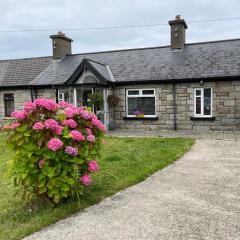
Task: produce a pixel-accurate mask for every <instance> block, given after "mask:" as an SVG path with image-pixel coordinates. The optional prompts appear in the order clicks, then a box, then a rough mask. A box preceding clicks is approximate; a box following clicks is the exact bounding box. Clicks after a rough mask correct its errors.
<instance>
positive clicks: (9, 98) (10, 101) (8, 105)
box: [3, 94, 15, 117]
mask: <svg viewBox="0 0 240 240" xmlns="http://www.w3.org/2000/svg"><path fill="white" fill-rule="evenodd" d="M3 99H4V105H5V106H4V107H5V116H6V117H10V116H11V113H12V112H13V111H14V110H15V107H14V95H13V94H4V96H3Z"/></svg>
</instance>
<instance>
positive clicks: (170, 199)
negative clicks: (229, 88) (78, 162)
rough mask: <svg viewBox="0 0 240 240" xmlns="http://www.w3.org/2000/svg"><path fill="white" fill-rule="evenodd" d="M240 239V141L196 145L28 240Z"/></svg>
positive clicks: (204, 142) (217, 141) (200, 142)
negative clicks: (144, 177)
mask: <svg viewBox="0 0 240 240" xmlns="http://www.w3.org/2000/svg"><path fill="white" fill-rule="evenodd" d="M25 239H27V240H30V239H31V240H32V239H42V240H46V239H47V240H51V239H54V240H55V239H56V240H61V239H64V240H68V239H71V240H75V239H78V240H81V239H83V240H99V239H101V240H108V239H111V240H112V239H119V240H125V239H126V240H131V239H139V240H140V239H144V240H151V239H156V240H161V239H163V240H168V239H174V240H175V239H178V240H183V239H186V240H191V239H194V240H195V239H199V240H200V239H201V240H204V239H207V240H210V239H214V240H221V239H222V240H229V239H232V240H238V239H240V141H227V140H197V142H196V144H195V145H194V146H193V148H192V149H191V150H190V151H189V152H188V153H187V154H186V155H185V156H184V157H183V158H181V159H180V160H179V161H177V162H176V163H175V164H172V165H170V166H169V167H167V168H165V169H163V170H162V171H159V172H157V173H155V174H154V175H152V176H151V177H150V178H148V179H147V180H146V181H144V182H142V183H139V184H137V185H135V186H132V187H130V188H128V189H126V190H123V191H121V192H119V193H117V194H116V195H114V196H113V197H110V198H107V199H105V200H104V201H102V202H101V203H99V204H97V205H94V206H92V207H89V208H87V209H85V210H83V211H81V212H79V213H77V214H75V215H73V216H71V217H69V218H67V219H65V220H61V221H59V222H57V223H56V224H53V225H51V226H49V227H47V228H45V229H43V230H41V231H40V232H37V233H35V234H33V235H31V236H29V237H27V238H25Z"/></svg>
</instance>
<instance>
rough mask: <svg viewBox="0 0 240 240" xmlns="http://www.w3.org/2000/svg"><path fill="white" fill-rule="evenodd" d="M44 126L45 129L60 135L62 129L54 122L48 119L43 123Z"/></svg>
mask: <svg viewBox="0 0 240 240" xmlns="http://www.w3.org/2000/svg"><path fill="white" fill-rule="evenodd" d="M44 125H45V127H46V128H47V129H51V130H52V131H53V132H54V133H55V134H57V135H61V134H62V130H63V127H62V126H60V125H59V124H58V122H57V121H56V120H54V119H48V120H46V121H45V122H44Z"/></svg>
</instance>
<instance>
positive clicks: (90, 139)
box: [87, 134, 95, 142]
mask: <svg viewBox="0 0 240 240" xmlns="http://www.w3.org/2000/svg"><path fill="white" fill-rule="evenodd" d="M87 140H88V141H89V142H95V136H94V135H92V134H90V135H88V136H87Z"/></svg>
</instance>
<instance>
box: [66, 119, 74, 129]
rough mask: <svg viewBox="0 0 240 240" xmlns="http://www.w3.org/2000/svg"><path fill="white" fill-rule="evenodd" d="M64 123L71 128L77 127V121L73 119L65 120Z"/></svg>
mask: <svg viewBox="0 0 240 240" xmlns="http://www.w3.org/2000/svg"><path fill="white" fill-rule="evenodd" d="M63 125H67V126H69V127H70V128H76V127H77V123H76V122H75V121H74V120H73V119H67V120H64V121H63Z"/></svg>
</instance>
